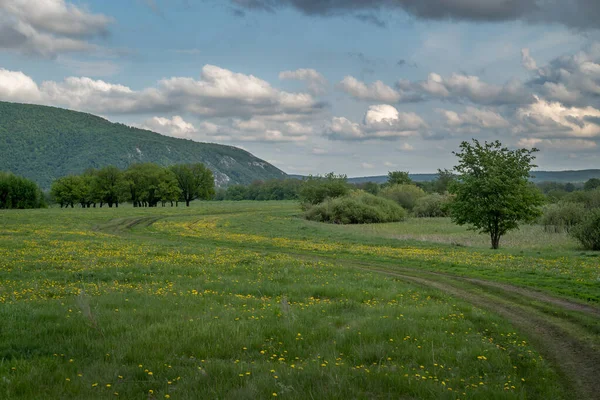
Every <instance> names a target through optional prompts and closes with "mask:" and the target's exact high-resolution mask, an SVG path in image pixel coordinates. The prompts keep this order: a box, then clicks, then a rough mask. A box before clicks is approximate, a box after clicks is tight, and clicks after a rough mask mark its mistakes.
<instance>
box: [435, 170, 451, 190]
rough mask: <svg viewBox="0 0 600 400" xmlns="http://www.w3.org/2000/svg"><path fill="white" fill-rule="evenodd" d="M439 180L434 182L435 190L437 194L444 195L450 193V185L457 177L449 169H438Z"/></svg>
mask: <svg viewBox="0 0 600 400" xmlns="http://www.w3.org/2000/svg"><path fill="white" fill-rule="evenodd" d="M437 175H438V176H437V178H436V179H435V180H434V181H433V190H434V191H435V192H436V193H439V194H444V193H446V192H447V191H448V186H450V183H452V182H453V181H454V179H456V175H454V173H453V172H452V171H449V170H447V169H443V170H442V169H438V173H437Z"/></svg>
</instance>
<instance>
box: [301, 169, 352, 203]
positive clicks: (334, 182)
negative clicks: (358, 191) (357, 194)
mask: <svg viewBox="0 0 600 400" xmlns="http://www.w3.org/2000/svg"><path fill="white" fill-rule="evenodd" d="M349 192H350V186H349V185H348V178H347V177H346V175H336V174H334V173H333V172H330V173H328V174H327V175H325V176H312V175H310V176H308V178H305V179H304V180H303V181H302V186H300V192H299V194H298V197H299V199H300V203H301V204H302V208H304V209H307V208H308V207H309V206H310V205H314V204H319V203H322V202H323V201H324V200H325V199H327V198H331V199H333V198H336V197H341V196H344V195H346V194H348V193H349Z"/></svg>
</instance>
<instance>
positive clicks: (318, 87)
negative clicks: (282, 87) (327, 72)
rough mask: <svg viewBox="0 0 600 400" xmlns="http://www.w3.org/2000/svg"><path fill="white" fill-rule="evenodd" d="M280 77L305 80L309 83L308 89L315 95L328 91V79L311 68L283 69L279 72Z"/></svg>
mask: <svg viewBox="0 0 600 400" xmlns="http://www.w3.org/2000/svg"><path fill="white" fill-rule="evenodd" d="M279 79H282V80H283V79H293V80H299V81H305V82H306V83H307V84H308V91H309V92H310V93H312V94H314V95H321V94H325V93H326V92H327V79H325V77H324V76H323V75H321V74H320V73H319V72H317V71H316V70H314V69H311V68H301V69H297V70H295V71H282V72H280V73H279Z"/></svg>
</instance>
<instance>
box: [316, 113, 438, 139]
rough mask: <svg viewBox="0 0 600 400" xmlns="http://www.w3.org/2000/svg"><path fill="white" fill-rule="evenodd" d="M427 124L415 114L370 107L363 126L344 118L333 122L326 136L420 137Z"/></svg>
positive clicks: (361, 137) (353, 137)
mask: <svg viewBox="0 0 600 400" xmlns="http://www.w3.org/2000/svg"><path fill="white" fill-rule="evenodd" d="M426 128H427V124H426V123H425V121H423V119H422V118H421V117H419V116H418V115H417V114H415V113H404V112H398V110H397V109H396V108H395V107H393V106H390V105H387V104H380V105H374V106H370V107H369V109H368V110H367V112H366V113H365V117H364V119H363V122H362V123H361V124H358V123H355V122H352V121H350V120H348V119H347V118H344V117H334V118H333V119H332V120H331V123H330V124H329V126H328V128H327V132H326V136H327V137H329V138H330V139H333V140H370V139H388V140H394V139H397V138H399V137H406V136H414V135H418V134H419V132H420V131H422V130H424V129H426Z"/></svg>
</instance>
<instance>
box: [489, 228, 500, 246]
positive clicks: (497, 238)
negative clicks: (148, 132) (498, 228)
mask: <svg viewBox="0 0 600 400" xmlns="http://www.w3.org/2000/svg"><path fill="white" fill-rule="evenodd" d="M491 239H492V249H494V250H498V248H499V247H500V235H499V234H498V233H497V232H492V234H491Z"/></svg>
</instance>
